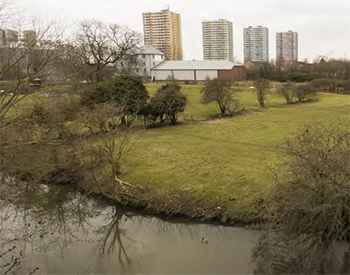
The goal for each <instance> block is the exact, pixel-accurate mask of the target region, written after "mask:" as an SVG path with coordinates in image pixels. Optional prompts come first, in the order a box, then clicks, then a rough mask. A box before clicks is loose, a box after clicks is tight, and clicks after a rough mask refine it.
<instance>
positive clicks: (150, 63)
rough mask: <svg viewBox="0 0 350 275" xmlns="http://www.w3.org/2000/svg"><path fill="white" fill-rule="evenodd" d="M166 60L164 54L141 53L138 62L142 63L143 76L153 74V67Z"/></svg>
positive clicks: (141, 72)
mask: <svg viewBox="0 0 350 275" xmlns="http://www.w3.org/2000/svg"><path fill="white" fill-rule="evenodd" d="M162 61H164V56H162V55H154V54H139V55H138V63H139V64H140V72H139V74H140V75H141V76H151V69H152V68H153V67H155V66H156V65H158V64H159V63H160V62H162Z"/></svg>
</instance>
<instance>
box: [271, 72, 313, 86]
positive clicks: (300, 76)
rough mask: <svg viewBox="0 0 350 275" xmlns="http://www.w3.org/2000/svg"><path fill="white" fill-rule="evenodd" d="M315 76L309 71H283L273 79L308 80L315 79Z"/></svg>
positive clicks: (285, 80)
mask: <svg viewBox="0 0 350 275" xmlns="http://www.w3.org/2000/svg"><path fill="white" fill-rule="evenodd" d="M314 77H315V76H313V75H312V74H309V73H302V72H291V73H281V74H279V75H277V76H274V77H271V80H274V81H278V82H288V81H290V82H299V83H302V82H308V81H311V80H313V79H314Z"/></svg>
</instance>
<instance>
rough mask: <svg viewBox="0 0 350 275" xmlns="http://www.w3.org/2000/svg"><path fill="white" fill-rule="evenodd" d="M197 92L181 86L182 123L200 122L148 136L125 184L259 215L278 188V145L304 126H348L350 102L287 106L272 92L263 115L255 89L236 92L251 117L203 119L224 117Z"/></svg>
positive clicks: (130, 159)
mask: <svg viewBox="0 0 350 275" xmlns="http://www.w3.org/2000/svg"><path fill="white" fill-rule="evenodd" d="M157 87H158V86H157V84H150V85H149V86H148V89H149V91H150V93H151V94H152V93H153V92H154V91H155V90H156V89H157ZM200 89H201V87H200V86H193V85H192V86H190V85H188V86H187V85H183V86H182V92H183V93H184V94H185V95H186V96H187V98H188V102H189V103H188V106H187V109H186V111H185V113H184V114H183V116H182V117H181V118H180V119H179V121H180V122H181V121H184V119H187V118H189V117H192V118H193V119H195V120H196V121H201V120H203V121H201V122H195V123H193V122H192V123H191V122H187V123H185V124H182V125H178V126H175V127H162V128H157V129H148V130H146V131H145V133H144V134H143V136H142V139H140V141H139V142H138V143H137V145H136V146H135V148H134V150H133V151H132V152H131V153H130V154H129V155H128V156H127V157H126V159H125V161H124V169H125V171H126V174H125V175H124V180H126V181H129V182H131V183H133V184H139V185H141V186H145V187H149V188H152V189H157V190H160V191H161V192H164V193H167V192H172V190H174V188H178V189H180V190H186V191H188V192H190V193H192V194H194V195H195V196H196V197H197V198H200V199H201V200H202V201H203V203H204V204H206V205H211V206H212V207H220V208H221V209H224V210H225V213H226V215H227V217H230V218H234V219H239V220H247V219H250V217H251V215H254V213H255V212H256V211H257V210H256V209H255V208H254V207H255V205H256V202H257V201H260V200H261V199H263V198H264V196H265V195H266V192H269V187H270V186H271V184H272V183H273V176H272V173H271V170H270V169H271V168H272V167H275V166H276V165H278V164H279V163H281V162H283V150H282V149H280V148H279V147H278V146H283V142H284V141H285V139H286V138H289V137H293V136H294V135H295V134H296V133H297V132H298V130H299V129H300V128H302V127H303V126H304V125H307V124H312V123H315V122H324V123H335V122H344V123H347V125H348V122H349V107H350V101H349V100H350V97H349V96H346V95H336V94H328V93H327V94H326V93H322V94H319V95H318V98H317V101H314V102H309V103H303V104H294V105H287V104H285V101H284V99H283V98H280V97H277V96H276V95H274V93H273V92H272V93H271V94H270V95H269V96H268V98H267V100H266V106H267V108H265V109H261V108H260V107H259V105H258V102H257V100H256V98H255V95H254V93H253V92H252V90H250V89H242V90H241V91H240V92H238V93H237V98H238V99H239V101H240V105H241V107H245V108H246V109H247V110H248V113H247V114H245V115H241V116H236V117H233V118H223V119H212V120H206V119H207V118H208V117H211V116H215V115H216V114H218V113H219V112H218V108H217V107H216V105H215V104H210V105H207V106H204V105H202V104H200Z"/></svg>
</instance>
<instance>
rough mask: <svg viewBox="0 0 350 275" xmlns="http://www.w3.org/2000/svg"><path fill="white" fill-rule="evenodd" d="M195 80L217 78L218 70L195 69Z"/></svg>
mask: <svg viewBox="0 0 350 275" xmlns="http://www.w3.org/2000/svg"><path fill="white" fill-rule="evenodd" d="M196 75H197V80H199V81H201V80H205V79H206V78H207V77H209V78H210V79H213V78H217V77H218V71H217V70H212V71H209V70H208V71H196Z"/></svg>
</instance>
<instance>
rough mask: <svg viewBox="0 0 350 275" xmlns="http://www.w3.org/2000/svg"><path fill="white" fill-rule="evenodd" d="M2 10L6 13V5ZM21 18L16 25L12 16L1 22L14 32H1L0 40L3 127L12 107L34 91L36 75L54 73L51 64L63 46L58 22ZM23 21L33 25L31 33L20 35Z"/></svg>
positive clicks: (45, 76)
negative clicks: (41, 22) (20, 36)
mask: <svg viewBox="0 0 350 275" xmlns="http://www.w3.org/2000/svg"><path fill="white" fill-rule="evenodd" d="M0 12H1V13H6V6H4V7H3V9H2V10H0ZM10 15H11V16H12V14H11V12H10ZM0 16H1V15H0ZM11 18H12V17H11ZM16 21H17V20H16ZM18 22H20V23H19V24H18V25H13V24H12V22H11V20H10V21H9V20H7V22H2V23H3V24H4V25H3V26H2V27H3V28H9V30H8V32H9V33H10V34H11V35H9V37H6V36H5V33H2V40H1V42H0V90H1V93H0V125H1V126H0V127H4V126H6V125H7V123H8V122H9V117H10V116H8V113H9V111H10V110H11V108H12V107H14V106H15V105H16V104H17V103H18V102H20V101H21V100H23V99H24V98H25V97H27V96H28V95H29V94H31V93H33V92H34V91H35V89H34V88H35V86H34V85H33V80H34V79H36V78H40V79H50V78H51V77H52V74H53V70H52V67H50V65H51V64H52V62H53V60H55V58H57V56H58V54H59V53H60V48H61V46H62V43H61V42H60V40H59V39H60V37H61V35H62V34H63V30H62V29H61V28H60V27H59V26H58V25H56V24H49V25H47V26H39V25H38V24H37V23H36V22H31V23H27V22H25V20H24V19H23V20H22V21H21V18H19V19H18ZM22 25H26V26H30V31H27V34H30V35H26V36H24V37H23V38H22V39H19V37H18V35H19V33H21V31H22V28H21V26H22ZM0 31H3V30H0ZM12 117H13V115H12ZM5 120H7V121H5Z"/></svg>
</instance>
